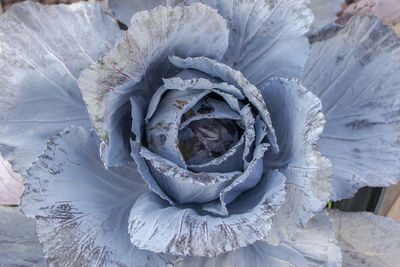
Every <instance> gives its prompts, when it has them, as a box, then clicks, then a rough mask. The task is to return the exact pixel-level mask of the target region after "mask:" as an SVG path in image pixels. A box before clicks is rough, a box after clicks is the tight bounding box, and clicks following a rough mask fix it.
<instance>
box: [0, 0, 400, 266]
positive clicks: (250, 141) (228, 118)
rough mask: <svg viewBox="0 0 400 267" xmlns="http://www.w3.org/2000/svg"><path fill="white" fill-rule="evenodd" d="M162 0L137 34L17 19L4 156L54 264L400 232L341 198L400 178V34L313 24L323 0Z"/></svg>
mask: <svg viewBox="0 0 400 267" xmlns="http://www.w3.org/2000/svg"><path fill="white" fill-rule="evenodd" d="M124 2H125V1H122V2H121V3H120V5H123V4H122V3H124ZM155 2H156V1H148V2H146V4H145V6H146V8H148V9H147V10H143V11H139V10H138V9H136V10H134V11H131V9H129V7H133V8H137V7H138V6H137V5H139V6H140V3H141V1H137V2H134V3H131V5H129V3H128V4H127V6H126V7H127V8H126V10H125V12H128V13H129V12H130V14H133V16H132V17H131V19H130V22H127V21H126V20H124V17H123V16H122V17H120V18H121V19H122V20H123V22H125V23H127V25H128V29H127V31H123V30H121V29H120V28H119V25H121V24H120V23H118V21H117V20H116V19H115V18H114V17H113V16H111V15H109V14H107V13H105V12H103V11H102V10H101V8H100V7H99V6H97V5H92V4H88V3H83V2H81V3H76V4H72V5H57V6H42V5H40V4H35V3H31V2H26V3H22V4H18V5H15V6H14V7H13V8H12V9H11V10H9V11H7V12H6V13H5V14H4V15H2V16H1V17H0V40H1V41H0V52H1V53H0V77H1V80H0V86H1V90H2V94H1V96H0V102H1V103H2V104H1V106H0V121H1V124H2V128H1V130H0V151H1V153H2V154H3V156H4V158H5V159H6V160H8V161H10V163H11V164H12V167H13V169H14V170H15V171H17V172H19V173H20V174H22V175H23V177H24V178H25V179H26V182H25V192H24V194H23V196H22V203H21V205H22V211H23V212H24V213H25V214H26V215H27V216H29V217H34V218H35V219H36V220H37V232H38V236H39V240H40V242H41V244H42V246H43V253H44V256H45V258H46V260H47V262H48V264H50V265H55V266H58V265H61V266H64V265H68V266H87V265H90V266H92V265H96V266H97V265H104V266H168V265H177V266H188V265H189V264H190V265H196V266H217V265H218V266H219V265H223V266H265V265H271V266H280V265H284V266H286V265H290V266H292V265H296V266H297V265H299V266H320V265H328V266H340V265H341V264H342V252H343V263H344V264H351V263H352V261H353V260H354V258H357V257H358V256H359V254H361V255H362V253H363V250H367V249H368V248H365V246H358V247H357V246H356V245H355V246H356V248H355V251H353V252H351V253H354V254H355V255H356V256H354V257H348V256H347V255H348V254H349V252H348V251H347V250H343V251H341V249H340V246H342V242H343V243H345V244H347V246H348V245H349V244H353V243H352V242H353V240H352V239H351V237H354V238H360V235H357V234H353V232H349V231H343V230H342V229H341V228H340V227H337V226H338V225H339V224H341V223H343V224H345V225H349V228H351V229H354V231H357V227H354V226H353V225H351V224H349V223H348V220H349V218H352V217H351V216H354V217H356V218H359V219H360V220H361V219H362V220H363V224H364V225H365V226H366V227H369V225H370V223H371V222H372V223H375V224H382V225H384V227H385V228H384V229H387V228H390V227H391V226H389V225H391V224H393V225H395V223H393V222H388V221H386V220H384V219H382V218H379V217H377V216H374V215H372V216H370V215H365V214H358V213H356V214H352V215H348V214H342V213H340V212H329V213H328V212H327V211H326V210H325V209H324V207H325V206H326V205H327V203H328V201H329V200H330V199H332V200H340V199H344V198H349V197H351V196H352V195H353V194H354V193H355V192H356V191H357V190H358V189H359V188H360V187H362V186H365V185H369V186H387V185H390V184H394V183H396V182H397V181H398V179H399V178H400V173H399V170H398V168H397V165H398V163H399V157H400V156H399V155H400V142H399V131H398V130H399V122H400V120H399V116H400V113H399V110H400V94H399V91H400V88H399V87H400V77H399V76H398V75H397V74H396V73H397V72H398V70H399V69H400V65H399V62H400V49H399V48H400V40H399V39H398V38H397V36H396V35H395V34H394V33H393V31H392V30H390V29H389V28H387V27H385V26H383V25H382V24H381V23H380V22H379V20H378V19H376V18H374V17H368V16H363V17H353V18H352V19H351V20H350V21H349V22H348V23H347V24H346V25H345V26H343V27H341V26H338V25H336V24H330V25H327V26H324V27H319V26H315V25H314V26H313V27H311V26H312V21H313V15H312V12H311V10H310V9H309V8H308V7H307V5H306V4H307V2H308V1H299V0H265V1H264V0H248V1H234V0H223V1H211V0H201V1H197V0H188V1H178V0H177V1H168V3H164V4H163V5H159V3H155ZM110 7H111V10H113V5H112V2H110ZM136 11H139V12H136ZM118 14H119V13H118V12H116V15H117V16H118ZM46 141H47V144H46ZM43 149H44V150H43ZM332 222H333V223H332ZM346 223H347V224H346ZM396 227H397V228H396ZM362 229H363V228H359V231H362ZM368 229H369V228H368ZM393 229H398V225H395V226H393ZM347 230H348V229H347ZM393 232H394V234H393V233H392V234H391V236H386V235H385V234H381V236H380V237H381V239H379V240H377V241H376V242H381V240H382V238H387V239H388V240H392V239H393V240H394V241H393V246H397V247H398V246H399V245H398V244H397V245H396V244H395V238H396V235H397V236H399V234H400V232H399V231H393ZM335 233H336V236H335ZM342 233H343V234H344V233H347V235H346V237H347V236H350V241H349V240H346V238H342V236H341V234H342ZM364 238H365V239H366V240H369V242H372V243H371V244H377V243H374V242H375V241H374V240H373V238H370V236H369V235H368V234H367V235H366V236H365V237H364ZM370 239H371V240H372V241H371V240H370ZM343 240H345V241H343ZM387 242H391V241H387ZM354 243H357V242H354ZM339 245H340V246H339ZM342 247H343V246H342ZM344 247H346V246H344ZM372 248H374V249H377V246H375V247H374V246H373V245H372ZM357 249H359V250H357ZM364 256H365V255H364ZM364 256H362V257H364ZM365 257H367V256H365ZM394 258H395V256H394V255H392V256H391V257H387V258H385V260H386V261H387V262H389V263H394V262H395V259H394ZM367 259H368V258H367ZM371 261H372V260H371Z"/></svg>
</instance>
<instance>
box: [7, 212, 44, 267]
mask: <svg viewBox="0 0 400 267" xmlns="http://www.w3.org/2000/svg"><path fill="white" fill-rule="evenodd" d="M35 227H36V223H35V220H34V219H28V218H26V217H25V216H24V215H23V214H22V213H21V212H20V211H19V208H12V207H0V265H1V266H35V267H45V266H47V265H46V262H45V259H44V258H43V255H42V247H41V246H40V244H39V240H38V238H37V236H36V231H35Z"/></svg>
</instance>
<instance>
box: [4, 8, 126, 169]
mask: <svg viewBox="0 0 400 267" xmlns="http://www.w3.org/2000/svg"><path fill="white" fill-rule="evenodd" d="M121 37H122V31H120V30H119V29H118V26H117V23H116V21H115V20H113V19H112V18H111V17H109V16H107V15H105V14H104V12H103V11H102V10H101V8H100V7H99V6H97V5H92V4H87V3H83V2H81V3H76V4H72V5H55V6H42V5H41V4H37V3H32V2H24V3H22V4H16V5H14V6H13V7H12V8H11V9H9V10H8V11H7V12H6V13H5V14H4V15H2V16H1V17H0V51H1V53H0V87H1V95H0V151H1V153H2V154H3V156H4V158H5V159H6V160H8V161H10V162H11V164H12V166H13V168H14V169H15V170H17V171H18V172H21V173H24V172H25V170H26V168H27V167H28V164H29V163H31V162H32V161H33V160H34V159H35V158H36V157H37V156H38V155H39V154H40V153H41V151H42V150H43V148H44V146H45V141H47V140H48V139H49V138H50V137H52V136H53V135H54V134H56V133H58V132H59V131H61V130H62V129H64V128H65V127H67V126H69V125H71V124H73V125H78V126H84V127H90V121H89V117H88V115H87V111H86V107H85V104H84V102H83V101H82V96H81V93H80V91H79V88H78V86H77V77H78V75H79V73H80V72H81V71H82V70H83V68H85V67H86V66H87V65H88V64H89V63H91V62H93V61H95V60H97V59H98V58H99V57H100V55H102V54H103V53H104V52H105V51H107V50H109V49H110V48H112V47H113V46H114V45H115V44H116V43H118V41H119V40H120V38H121Z"/></svg>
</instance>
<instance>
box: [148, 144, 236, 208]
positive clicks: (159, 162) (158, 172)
mask: <svg viewBox="0 0 400 267" xmlns="http://www.w3.org/2000/svg"><path fill="white" fill-rule="evenodd" d="M140 155H141V156H142V157H143V158H145V159H146V160H147V161H148V164H149V168H150V171H151V174H152V176H153V177H154V178H155V180H156V181H157V183H158V184H159V185H160V186H161V187H162V188H163V189H164V190H163V191H164V192H166V193H167V194H168V195H169V196H170V197H171V198H172V199H174V200H176V201H177V202H178V203H203V202H208V201H211V200H214V199H216V198H217V197H218V195H219V193H220V192H221V190H222V189H223V188H225V186H226V185H227V184H228V183H229V182H231V181H233V180H234V179H235V178H236V177H238V176H240V175H241V174H242V172H239V171H233V172H225V173H213V172H200V173H194V172H191V171H189V170H186V169H184V168H181V167H179V166H178V165H176V164H175V163H174V162H171V161H169V160H167V159H165V158H163V157H160V156H158V155H157V154H155V153H152V152H151V151H149V150H147V149H146V148H144V147H142V148H141V151H140Z"/></svg>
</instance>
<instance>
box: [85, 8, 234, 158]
mask: <svg viewBox="0 0 400 267" xmlns="http://www.w3.org/2000/svg"><path fill="white" fill-rule="evenodd" d="M131 23H132V24H131V26H130V28H129V30H128V31H127V33H126V38H125V40H124V41H123V42H122V43H121V44H120V45H119V46H118V48H116V49H115V50H112V51H111V52H109V53H107V54H106V55H105V56H104V57H103V58H102V59H101V60H100V61H99V62H97V63H95V64H92V65H90V66H89V67H88V69H86V70H85V71H84V72H83V73H82V75H81V76H80V79H79V83H80V87H81V91H82V95H83V97H84V100H85V102H86V104H87V106H88V110H89V115H90V117H91V119H92V122H93V124H94V127H95V129H96V131H97V133H98V135H99V136H100V138H101V139H102V141H103V142H104V145H103V151H102V154H103V155H104V158H105V159H106V162H105V164H106V165H120V164H124V163H125V162H127V161H130V160H131V158H130V155H129V152H130V151H129V138H126V137H125V136H124V133H126V131H127V130H128V131H129V130H130V127H131V126H130V118H129V114H130V109H131V108H130V103H129V98H130V97H131V96H132V95H138V94H140V95H142V96H143V97H144V99H145V100H146V102H147V101H150V98H151V96H152V94H153V93H154V92H155V90H156V89H157V88H159V87H160V86H161V85H162V78H168V77H171V76H173V75H174V74H176V68H174V67H172V65H171V63H169V61H168V58H167V57H168V56H169V55H171V54H175V55H180V56H183V57H186V56H199V55H204V56H209V57H211V58H216V59H219V58H221V57H222V55H223V53H224V52H225V50H226V47H227V45H228V33H229V32H228V30H227V29H226V23H225V21H224V20H223V18H222V17H221V16H219V15H218V14H217V13H216V12H215V11H213V10H212V9H210V8H209V7H206V6H204V5H202V4H197V5H193V6H190V7H177V8H169V7H158V8H156V9H154V10H151V11H143V12H139V13H136V14H135V15H134V16H133V17H132V20H131ZM210 29H212V30H210ZM147 105H148V102H147V103H146V105H145V106H147ZM119 123H121V125H120V124H119ZM122 125H124V126H125V127H121V126H122ZM113 151H118V154H119V155H120V156H119V157H117V158H110V157H107V156H106V155H107V154H108V153H111V154H113V153H115V152H113Z"/></svg>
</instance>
